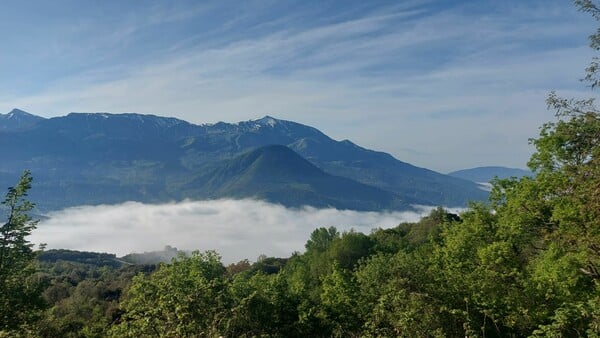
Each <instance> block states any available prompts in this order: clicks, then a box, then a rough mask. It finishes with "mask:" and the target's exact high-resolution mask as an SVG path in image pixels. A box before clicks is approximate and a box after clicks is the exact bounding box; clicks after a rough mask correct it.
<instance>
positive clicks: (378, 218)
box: [30, 200, 431, 263]
mask: <svg viewBox="0 0 600 338" xmlns="http://www.w3.org/2000/svg"><path fill="white" fill-rule="evenodd" d="M417 210H418V211H407V212H359V211H351V210H337V209H315V208H312V207H305V208H301V209H289V208H286V207H283V206H281V205H276V204H270V203H267V202H263V201H256V200H212V201H183V202H178V203H167V204H143V203H138V202H127V203H123V204H118V205H100V206H81V207H74V208H68V209H65V210H61V211H57V212H52V213H50V214H48V215H47V216H48V217H49V218H48V219H45V220H43V221H42V222H40V224H39V225H38V228H37V229H36V230H35V231H34V232H33V234H32V235H31V238H30V240H31V241H32V242H33V243H36V244H39V243H46V244H47V248H48V249H58V248H61V249H73V250H85V251H98V252H110V253H115V254H117V255H118V256H122V255H125V254H128V253H131V252H143V251H152V250H161V249H162V248H163V247H164V246H165V245H171V246H174V247H177V248H178V249H181V250H201V251H204V250H217V251H218V252H219V253H220V254H221V255H222V257H223V262H224V263H231V262H236V261H239V260H241V259H244V258H247V259H249V260H251V261H253V260H256V258H257V257H258V256H259V255H261V254H265V255H267V256H278V257H287V256H289V255H290V254H292V252H294V251H303V250H304V243H306V240H307V239H308V237H309V235H310V233H311V232H312V231H313V230H314V229H315V228H318V227H324V226H326V227H328V226H335V227H337V228H338V229H339V230H340V231H343V230H350V229H354V230H356V231H360V232H364V233H369V232H370V231H371V229H373V228H378V227H381V228H388V227H393V226H396V225H398V224H399V223H401V222H413V221H417V220H418V219H419V218H420V217H422V216H423V215H425V214H427V213H428V212H429V211H430V210H431V207H418V208H417Z"/></svg>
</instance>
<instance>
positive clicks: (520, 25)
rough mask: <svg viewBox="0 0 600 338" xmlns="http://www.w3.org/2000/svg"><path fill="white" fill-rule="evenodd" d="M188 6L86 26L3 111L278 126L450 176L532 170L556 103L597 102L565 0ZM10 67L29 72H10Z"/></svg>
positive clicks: (582, 41) (156, 8)
mask: <svg viewBox="0 0 600 338" xmlns="http://www.w3.org/2000/svg"><path fill="white" fill-rule="evenodd" d="M188 5H190V4H184V5H172V6H171V5H165V4H162V3H152V5H151V6H147V8H146V7H144V8H137V7H135V6H134V7H130V6H125V8H124V9H123V10H121V11H120V12H119V11H118V9H114V8H112V9H111V8H109V10H108V11H109V12H110V13H111V14H114V17H112V18H110V19H109V18H106V17H95V16H84V19H85V20H84V19H78V20H77V22H81V27H82V28H81V30H80V31H79V32H78V31H74V32H73V33H72V34H66V38H64V39H55V40H56V44H57V46H58V47H57V49H58V50H59V51H64V53H65V54H64V55H62V56H61V57H60V58H55V60H57V62H58V63H57V66H56V67H54V68H53V67H52V66H41V68H40V71H41V73H42V74H43V75H40V76H33V77H32V78H33V79H38V78H39V79H40V82H41V84H38V85H35V86H32V87H31V88H29V89H28V90H18V91H16V92H13V91H11V90H6V91H5V94H4V95H0V102H2V107H6V108H5V109H6V110H8V109H10V108H12V107H20V108H24V109H26V110H30V111H32V112H33V113H39V114H46V115H47V116H51V115H59V114H64V113H67V112H70V111H113V112H124V111H128V112H145V113H155V114H163V115H169V116H173V115H174V116H178V117H180V118H184V119H187V120H190V121H192V122H216V121H218V120H225V121H229V122H234V121H238V120H247V119H250V118H256V117H260V116H262V115H265V114H271V115H275V116H277V117H280V118H285V119H292V120H296V121H299V122H303V123H307V124H311V125H314V126H316V127H318V128H319V129H321V130H323V131H325V132H326V133H328V134H330V135H331V136H333V137H335V138H339V139H341V138H349V139H351V140H353V141H355V142H356V143H358V144H360V145H363V146H367V147H369V148H375V149H378V150H384V151H388V152H391V153H392V154H394V155H395V156H396V157H398V158H400V159H402V160H404V161H408V162H412V163H415V164H417V165H421V166H426V167H430V168H433V169H437V170H440V171H447V170H452V169H458V168H461V167H468V166H475V165H485V164H502V165H507V166H512V167H522V166H523V165H524V163H525V161H526V160H527V158H528V156H529V154H530V153H531V148H530V147H529V146H528V145H527V139H528V138H529V137H532V136H535V134H536V131H537V127H538V126H539V125H540V124H541V123H542V122H544V121H546V120H548V119H551V118H552V116H551V114H549V113H547V112H546V111H545V103H544V98H545V95H546V94H547V92H548V91H550V90H553V89H557V90H559V92H563V93H571V92H575V93H576V94H577V95H585V94H587V92H586V90H585V88H584V87H582V85H581V84H580V83H579V81H578V79H579V78H580V77H581V76H582V73H583V68H584V67H585V64H586V62H587V61H588V60H589V58H590V56H591V53H590V52H589V51H588V49H587V47H586V44H587V41H586V36H587V34H588V33H589V32H591V31H592V30H593V28H592V24H593V22H592V21H591V20H590V21H585V20H584V18H585V17H584V16H583V15H582V14H580V13H577V12H576V11H575V9H574V8H573V7H572V6H570V5H569V4H565V3H564V2H562V1H546V2H536V1H518V2H517V1H515V2H514V3H498V2H492V1H490V2H481V3H480V2H478V3H460V2H452V1H448V2H435V3H430V2H424V1H414V2H404V3H403V4H401V5H398V4H395V5H393V4H386V3H378V4H365V3H358V2H357V3H354V2H343V3H341V2H340V3H335V2H333V3H330V4H329V5H327V4H324V5H319V6H317V5H315V4H310V3H309V4H306V3H297V2H275V3H270V4H265V3H260V2H258V3H255V2H248V3H245V4H243V5H240V7H239V8H236V7H235V6H232V3H225V4H220V3H217V2H209V3H205V4H203V5H202V6H199V7H197V6H193V7H190V8H187V7H186V6H188ZM236 9H237V10H236ZM136 10H139V12H136ZM102 24H112V25H114V27H112V28H114V29H106V27H99V26H100V25H102ZM64 26H65V25H64V23H60V24H57V25H56V27H62V28H61V29H59V28H56V31H57V32H64V29H65V28H64ZM52 27H54V26H52ZM81 32H86V33H85V34H87V35H86V36H89V37H90V39H89V40H87V39H81V37H82V36H81V34H82V33H81ZM77 38H79V39H80V40H81V43H80V44H75V43H73V42H74V41H75V39H77ZM69 47H71V48H72V49H73V50H72V51H71V50H70V49H69ZM88 57H89V59H90V60H91V61H90V62H89V64H86V62H85V61H82V60H85V59H86V58H88ZM46 59H50V60H53V58H52V56H48V57H46ZM59 59H60V60H59ZM63 59H64V60H63ZM26 60H27V59H26ZM32 61H37V60H36V59H35V58H34V59H32ZM67 63H70V64H73V65H74V69H75V70H70V71H64V69H66V68H69V67H68V65H67ZM11 64H17V65H21V64H20V63H19V62H17V61H12V62H8V63H6V64H3V63H2V62H0V68H3V69H4V68H6V67H10V66H11ZM17 68H18V67H17ZM53 69H55V70H54V71H53ZM69 69H70V68H69ZM52 73H56V74H57V75H58V76H56V77H52V76H51V74H52ZM14 76H17V75H16V73H15V74H14ZM20 85H23V84H22V83H20ZM23 86H24V87H27V85H26V84H25V85H23ZM2 87H4V88H10V85H8V84H7V82H6V80H4V83H3V81H2V80H0V88H2ZM18 87H19V88H20V87H21V86H18ZM19 92H23V93H19ZM0 108H1V107H0ZM403 149H413V150H416V151H408V152H407V151H404V150H403Z"/></svg>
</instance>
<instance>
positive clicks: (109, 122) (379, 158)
mask: <svg viewBox="0 0 600 338" xmlns="http://www.w3.org/2000/svg"><path fill="white" fill-rule="evenodd" d="M21 115H22V116H27V115H23V114H21ZM31 116H34V115H31ZM31 121H32V122H30V123H29V124H27V127H22V125H16V124H12V125H7V127H6V128H5V129H0V153H2V154H3V158H4V161H3V162H2V163H0V183H1V184H5V185H10V184H13V183H14V180H15V179H16V177H18V174H19V173H20V172H21V171H22V170H23V169H31V170H32V172H33V174H34V178H35V182H36V184H35V186H34V189H33V190H32V198H33V199H34V200H36V201H37V202H38V204H39V205H40V207H41V208H42V209H45V210H54V209H60V208H64V207H66V206H75V205H81V204H100V203H119V202H124V201H128V200H135V201H141V202H164V201H169V200H180V199H183V198H188V197H190V198H204V197H207V198H209V197H212V196H217V195H218V196H219V197H239V195H240V191H244V190H245V191H247V190H248V189H249V188H248V186H246V187H245V188H243V189H242V187H243V185H240V184H241V183H240V184H238V185H234V184H233V183H231V182H230V183H227V184H225V183H224V184H222V185H221V186H220V187H219V188H218V189H217V188H216V186H211V185H210V184H209V183H207V182H209V181H211V180H208V181H206V179H207V176H206V175H208V174H210V173H212V174H213V177H212V182H213V183H214V182H216V181H215V180H216V177H218V176H219V175H221V176H223V177H226V176H227V175H225V174H226V172H225V171H223V170H225V168H230V169H231V168H232V166H234V165H241V163H245V162H243V161H242V159H243V158H244V156H250V155H247V154H249V153H250V152H251V151H253V150H257V149H259V148H262V147H265V146H272V145H282V146H286V147H288V148H289V149H291V150H293V152H292V153H293V154H294V156H297V155H299V156H301V157H303V158H304V159H305V160H307V161H308V162H310V163H309V164H310V165H311V166H310V167H309V166H306V165H300V162H301V161H298V160H297V159H293V158H292V157H293V156H292V155H291V154H290V153H287V152H285V151H284V149H283V148H275V150H276V149H279V152H277V151H275V150H274V149H267V150H263V156H267V155H268V157H265V158H263V160H265V159H269V160H272V159H273V158H277V156H275V153H277V154H280V155H281V156H283V157H285V158H288V159H289V160H290V161H295V162H294V163H297V164H298V165H299V168H304V169H297V168H294V167H292V166H282V168H285V170H286V171H289V172H288V173H286V175H284V176H282V177H285V179H287V180H288V181H286V182H280V184H281V185H282V186H296V187H298V186H303V184H304V187H306V184H308V183H310V182H305V181H303V180H306V179H307V177H310V175H316V172H315V171H314V169H318V170H319V171H320V172H322V174H326V175H329V176H327V177H328V178H327V179H326V181H328V180H331V182H334V181H339V179H341V178H344V179H346V180H348V181H346V182H350V181H352V182H353V183H347V185H348V186H355V187H358V186H357V185H356V184H358V183H360V184H362V185H361V187H363V188H364V186H369V187H370V188H376V190H371V191H377V194H378V196H375V195H370V196H371V197H370V198H371V200H370V201H366V200H363V201H362V202H360V203H362V204H361V205H357V204H352V203H354V202H352V203H350V204H352V206H348V205H349V204H347V203H345V202H344V203H342V202H341V199H340V196H337V197H336V198H333V201H334V202H332V204H327V205H330V206H333V207H338V208H353V209H359V210H382V209H393V210H402V209H405V208H406V206H407V205H408V204H427V205H447V206H460V205H465V204H466V202H467V201H468V200H482V199H485V198H486V197H487V193H486V192H483V191H481V190H480V189H479V188H478V186H477V184H475V183H473V182H470V181H466V180H463V179H459V178H454V177H450V176H447V175H443V174H440V173H436V172H434V171H431V170H427V169H423V168H418V167H415V166H412V165H410V164H408V163H404V162H401V161H399V160H397V159H395V158H393V157H392V156H391V155H389V154H386V153H383V152H377V151H373V150H368V149H365V148H362V147H360V146H358V145H355V144H354V143H352V142H350V141H347V140H344V141H336V140H333V139H331V138H330V137H328V136H327V135H325V134H323V133H322V132H320V131H319V130H318V129H316V128H313V127H310V126H306V125H302V124H299V123H296V122H292V121H285V120H279V119H276V118H273V117H270V116H265V117H263V118H261V119H258V120H249V121H244V122H238V123H224V122H219V123H216V124H203V125H195V124H191V123H188V122H186V121H183V120H180V119H176V118H167V117H160V116H154V115H142V114H132V113H127V114H110V113H71V114H68V115H66V116H60V117H54V118H49V119H44V118H41V117H37V118H36V117H35V116H34V118H33V119H31ZM264 151H266V152H267V153H264ZM284 153H285V154H284ZM296 154H297V155H296ZM308 162H307V163H308ZM235 163H237V164H235ZM261 163H262V162H257V165H258V164H261ZM279 164H281V163H279ZM228 166H229V167H228ZM259 167H260V170H259V169H255V170H257V172H256V174H255V175H254V174H253V175H254V176H247V177H253V178H257V177H261V175H260V174H261V173H260V171H263V172H266V171H267V167H266V166H264V165H262V164H261V165H260V166H259ZM248 169H251V168H250V167H249V168H248ZM296 169H297V170H299V172H294V170H296ZM282 170H283V169H282ZM302 170H305V172H302ZM238 174H240V175H242V173H241V172H240V173H238ZM246 174H248V173H244V174H243V175H242V176H244V175H246ZM305 176H306V177H305ZM235 177H236V176H235V175H233V176H231V177H230V178H231V179H234V178H235ZM274 179H275V178H274V177H273V178H272V182H271V183H273V184H265V186H269V187H271V189H272V191H266V190H265V191H262V192H261V193H260V194H254V195H256V196H258V197H259V198H264V199H268V200H270V201H273V202H279V203H282V204H286V205H298V204H306V205H315V206H323V205H325V204H326V203H325V202H324V201H329V199H328V198H329V197H332V196H329V197H327V194H329V193H330V191H328V192H327V193H325V191H320V192H319V191H317V190H315V189H312V188H311V189H312V190H311V189H308V190H307V189H304V190H302V189H300V190H296V191H297V192H299V191H303V192H304V193H306V192H307V191H311V192H312V193H311V194H309V195H310V198H309V197H308V196H309V195H307V194H305V196H307V197H306V198H305V199H304V200H301V199H300V198H298V199H296V200H294V201H287V202H286V200H285V198H284V197H285V196H284V195H283V194H276V193H275V192H274V191H276V190H277V186H276V184H275V181H274ZM203 180H205V181H203ZM250 181H253V180H249V182H250ZM312 183H313V184H314V182H312ZM228 184H229V185H230V186H232V187H233V186H237V187H238V188H236V189H233V188H231V189H229V188H227V187H228ZM309 185H310V184H309ZM317 185H318V186H323V187H325V186H326V184H324V183H320V184H317ZM333 186H336V185H335V184H333ZM363 188H361V189H362V190H361V189H359V190H361V191H362V192H363V193H365V192H366V191H367V189H363ZM323 194H324V195H323ZM389 194H392V195H393V197H392V196H391V195H389ZM317 195H318V196H317ZM367 195H368V194H367ZM274 196H275V197H274ZM357 200H359V199H355V202H356V201H357ZM382 201H387V202H382ZM391 201H395V202H391Z"/></svg>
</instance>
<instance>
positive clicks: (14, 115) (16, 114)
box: [5, 108, 41, 119]
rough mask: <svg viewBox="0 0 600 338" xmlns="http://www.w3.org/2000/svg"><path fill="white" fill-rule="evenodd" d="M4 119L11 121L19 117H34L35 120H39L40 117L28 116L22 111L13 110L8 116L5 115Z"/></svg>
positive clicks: (28, 114)
mask: <svg viewBox="0 0 600 338" xmlns="http://www.w3.org/2000/svg"><path fill="white" fill-rule="evenodd" d="M5 116H6V118H8V119H13V118H19V117H28V118H29V117H35V118H41V117H40V116H37V115H33V114H30V113H28V112H26V111H24V110H21V109H18V108H14V109H13V110H11V111H10V112H9V113H8V114H6V115H5Z"/></svg>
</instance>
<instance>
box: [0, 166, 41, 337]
mask: <svg viewBox="0 0 600 338" xmlns="http://www.w3.org/2000/svg"><path fill="white" fill-rule="evenodd" d="M32 180H33V178H32V176H31V173H29V172H28V171H25V172H24V173H23V175H22V176H21V178H20V179H19V181H18V183H17V184H16V185H15V186H14V187H10V188H9V189H8V192H7V194H6V197H5V199H4V201H3V202H2V204H3V205H4V206H5V207H6V209H7V210H8V215H7V220H6V222H5V223H4V224H3V225H2V226H1V227H0V332H1V331H4V330H5V331H8V332H10V331H14V330H17V329H19V328H21V327H23V326H25V325H28V324H30V323H31V322H32V321H33V319H34V318H35V316H36V315H37V314H38V312H39V311H38V310H39V309H41V308H42V307H43V302H42V299H41V291H42V290H41V284H40V283H39V281H38V280H37V278H36V276H35V275H34V273H35V252H34V251H33V248H32V247H33V245H32V244H31V243H29V241H28V240H27V236H28V235H29V234H30V233H31V231H32V230H33V229H35V227H36V224H37V221H33V220H32V219H31V216H30V215H29V212H30V211H31V210H32V209H33V208H34V204H33V203H31V202H30V201H28V200H27V199H26V197H27V192H28V190H29V189H30V188H31V182H32Z"/></svg>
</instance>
